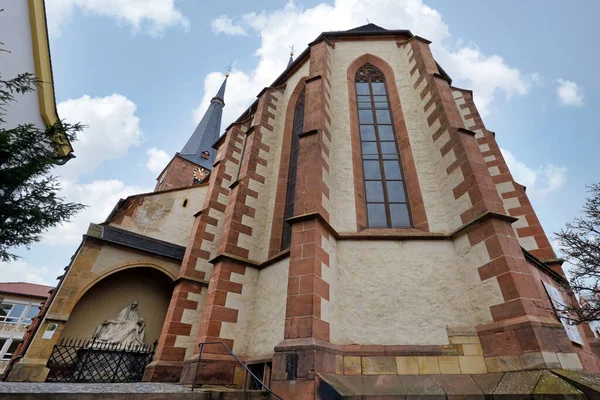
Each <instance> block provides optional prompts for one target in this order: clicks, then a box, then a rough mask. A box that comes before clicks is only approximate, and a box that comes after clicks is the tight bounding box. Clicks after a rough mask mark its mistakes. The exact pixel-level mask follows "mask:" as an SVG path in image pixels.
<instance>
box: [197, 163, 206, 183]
mask: <svg viewBox="0 0 600 400" xmlns="http://www.w3.org/2000/svg"><path fill="white" fill-rule="evenodd" d="M207 176H208V170H206V169H204V168H202V167H198V168H196V169H195V170H194V184H199V183H202V182H203V181H204V179H205V178H206V177H207Z"/></svg>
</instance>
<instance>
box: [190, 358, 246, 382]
mask: <svg viewBox="0 0 600 400" xmlns="http://www.w3.org/2000/svg"><path fill="white" fill-rule="evenodd" d="M211 356H214V358H213V357H211ZM227 358H229V359H227ZM237 365H239V364H238V363H237V362H236V361H235V360H232V359H231V358H230V357H226V356H223V357H221V356H220V355H211V354H205V355H203V356H202V362H201V363H200V365H199V366H198V355H195V356H194V357H193V358H191V359H189V360H186V361H185V363H184V364H183V370H182V372H181V378H180V379H179V383H183V384H188V385H191V384H192V383H193V382H194V379H195V382H196V385H234V383H235V370H236V366H237Z"/></svg>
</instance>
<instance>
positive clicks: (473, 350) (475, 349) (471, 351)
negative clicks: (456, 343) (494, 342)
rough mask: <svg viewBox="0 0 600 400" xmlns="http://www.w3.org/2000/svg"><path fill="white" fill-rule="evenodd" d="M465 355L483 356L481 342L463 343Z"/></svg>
mask: <svg viewBox="0 0 600 400" xmlns="http://www.w3.org/2000/svg"><path fill="white" fill-rule="evenodd" d="M462 348H463V354H464V355H465V356H482V355H483V349H482V348H481V345H480V344H479V343H465V344H463V345H462Z"/></svg>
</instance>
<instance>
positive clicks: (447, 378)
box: [438, 375, 485, 400]
mask: <svg viewBox="0 0 600 400" xmlns="http://www.w3.org/2000/svg"><path fill="white" fill-rule="evenodd" d="M438 382H439V384H440V386H441V387H442V389H444V392H446V395H447V396H449V397H450V396H469V399H481V400H483V399H484V398H485V395H484V393H483V392H482V391H481V389H480V388H479V386H478V385H477V384H476V383H475V381H474V380H473V378H472V377H471V376H470V375H440V376H438Z"/></svg>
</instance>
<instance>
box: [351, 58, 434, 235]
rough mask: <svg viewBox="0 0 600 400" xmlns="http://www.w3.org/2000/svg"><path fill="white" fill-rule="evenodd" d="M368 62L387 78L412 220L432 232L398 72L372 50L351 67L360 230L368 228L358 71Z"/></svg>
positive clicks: (419, 226)
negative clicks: (360, 127) (408, 128)
mask: <svg viewBox="0 0 600 400" xmlns="http://www.w3.org/2000/svg"><path fill="white" fill-rule="evenodd" d="M365 64H371V65H373V66H374V67H376V68H377V69H379V70H380V71H381V73H383V75H384V77H385V88H386V90H387V94H388V99H389V107H390V110H391V114H392V125H393V127H394V131H395V134H396V141H397V144H398V148H399V151H400V159H401V166H402V170H403V173H404V177H405V185H406V196H407V202H408V204H409V210H410V216H411V219H412V227H413V228H414V229H417V230H420V231H425V232H428V231H429V225H428V223H427V215H426V213H425V206H424V204H423V197H422V195H421V188H420V185H419V179H418V177H417V170H416V167H415V163H414V159H413V156H412V150H411V147H410V141H409V138H408V132H407V129H406V123H405V121H404V113H403V111H402V105H401V102H400V97H399V94H398V88H397V86H396V78H395V74H394V71H393V70H392V67H391V66H390V65H389V64H388V63H387V62H386V61H384V60H383V59H381V58H379V57H377V56H374V55H372V54H368V53H367V54H364V55H362V56H360V57H358V58H356V59H355V60H354V61H352V63H350V65H349V66H348V70H347V82H348V98H349V111H350V135H351V141H352V164H353V172H354V193H355V201H356V221H357V230H358V231H362V230H365V229H368V225H367V207H366V198H365V188H364V172H363V166H362V156H361V140H360V132H359V121H358V104H357V93H356V87H355V84H354V82H355V77H356V74H357V72H358V70H359V69H360V68H361V67H362V66H363V65H365Z"/></svg>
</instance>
